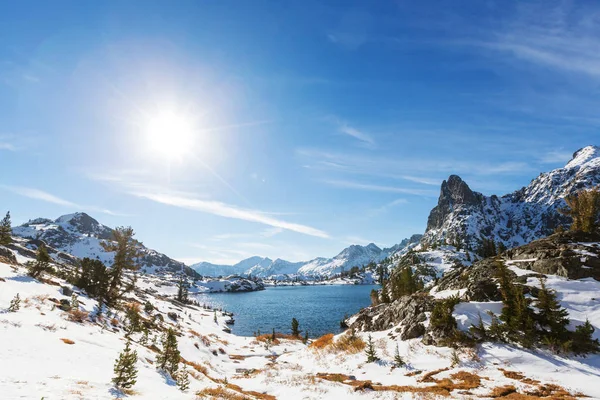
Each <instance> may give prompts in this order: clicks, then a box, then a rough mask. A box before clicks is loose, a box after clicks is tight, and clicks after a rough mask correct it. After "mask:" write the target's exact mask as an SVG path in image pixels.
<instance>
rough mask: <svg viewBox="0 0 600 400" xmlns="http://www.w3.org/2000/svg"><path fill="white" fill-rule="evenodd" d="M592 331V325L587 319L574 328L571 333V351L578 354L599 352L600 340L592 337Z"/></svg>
mask: <svg viewBox="0 0 600 400" xmlns="http://www.w3.org/2000/svg"><path fill="white" fill-rule="evenodd" d="M594 331H595V329H594V327H593V326H592V324H591V323H590V321H589V320H587V319H586V320H585V323H584V324H583V325H579V326H578V327H577V328H575V332H573V333H572V338H573V339H572V340H573V342H572V344H571V348H572V350H573V353H575V354H578V355H585V354H589V353H600V341H598V339H594V338H593V335H594Z"/></svg>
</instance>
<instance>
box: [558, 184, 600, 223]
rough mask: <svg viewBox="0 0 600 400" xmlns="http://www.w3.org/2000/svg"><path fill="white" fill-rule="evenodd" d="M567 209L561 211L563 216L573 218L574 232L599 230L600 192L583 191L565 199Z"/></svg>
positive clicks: (592, 190)
mask: <svg viewBox="0 0 600 400" xmlns="http://www.w3.org/2000/svg"><path fill="white" fill-rule="evenodd" d="M565 202H566V203H567V207H566V208H564V209H561V210H559V212H560V213H561V214H563V215H566V216H568V217H571V219H572V220H573V223H572V224H571V230H572V231H582V232H587V233H590V232H593V231H595V230H596V229H597V228H598V217H599V216H600V190H599V189H598V188H594V189H591V190H582V191H580V192H577V193H575V194H572V195H570V196H567V197H565Z"/></svg>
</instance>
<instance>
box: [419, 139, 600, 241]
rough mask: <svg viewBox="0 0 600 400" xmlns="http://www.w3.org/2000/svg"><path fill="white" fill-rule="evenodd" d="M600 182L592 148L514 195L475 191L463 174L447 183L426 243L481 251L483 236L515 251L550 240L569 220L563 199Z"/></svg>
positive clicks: (599, 162) (599, 150) (599, 159)
mask: <svg viewBox="0 0 600 400" xmlns="http://www.w3.org/2000/svg"><path fill="white" fill-rule="evenodd" d="M599 184H600V147H597V146H587V147H584V148H582V149H580V150H578V151H577V152H575V154H573V158H572V160H571V161H569V162H568V163H567V164H566V165H565V166H564V167H563V168H558V169H555V170H553V171H550V172H547V173H542V174H540V175H539V176H538V177H537V178H535V179H534V180H532V181H531V183H530V184H529V185H528V186H526V187H523V188H521V189H519V190H517V191H515V192H514V193H510V194H507V195H504V196H502V197H498V196H496V195H492V196H484V195H483V194H481V193H478V192H474V191H472V190H471V189H470V188H469V186H468V185H467V183H466V182H464V181H463V180H462V179H461V178H460V177H459V176H457V175H451V176H450V177H449V178H448V180H446V181H444V182H443V183H442V187H441V193H440V197H439V200H438V204H437V206H436V207H435V208H434V209H433V210H432V211H431V213H430V215H429V219H428V221H427V230H426V232H425V235H424V237H423V239H422V241H423V243H425V244H428V243H439V242H442V241H444V240H445V241H446V242H448V243H451V244H453V243H460V244H462V245H463V246H465V245H466V246H470V247H471V248H476V247H477V246H478V245H479V243H480V242H481V239H482V238H486V239H493V240H494V241H496V242H501V243H503V244H504V245H505V246H506V247H508V248H511V247H515V246H520V245H523V244H525V243H529V242H531V241H533V240H536V239H539V238H542V237H545V236H548V235H550V234H552V233H553V232H554V230H555V229H556V228H557V227H558V226H561V225H562V226H564V225H567V224H568V223H569V219H568V218H567V217H565V216H563V215H561V214H560V213H559V212H558V210H559V209H560V208H562V207H564V206H565V201H564V198H565V197H566V196H568V195H571V194H573V193H575V192H577V191H579V190H581V189H584V188H592V187H595V186H597V185H599Z"/></svg>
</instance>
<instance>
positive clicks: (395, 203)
mask: <svg viewBox="0 0 600 400" xmlns="http://www.w3.org/2000/svg"><path fill="white" fill-rule="evenodd" d="M407 203H408V200H406V199H396V200H394V201H390V202H389V203H387V204H384V205H382V206H381V207H377V208H374V209H372V210H369V211H368V212H367V214H368V216H369V217H375V216H377V215H381V214H385V213H386V212H388V211H389V210H391V209H392V208H394V207H396V206H399V205H401V204H407Z"/></svg>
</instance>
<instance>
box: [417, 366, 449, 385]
mask: <svg viewBox="0 0 600 400" xmlns="http://www.w3.org/2000/svg"><path fill="white" fill-rule="evenodd" d="M449 369H450V368H440V369H436V370H434V371H429V372H427V373H426V374H425V375H423V377H422V378H421V379H420V380H419V382H435V379H433V377H434V376H435V375H437V374H439V373H441V372H444V371H448V370H449Z"/></svg>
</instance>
